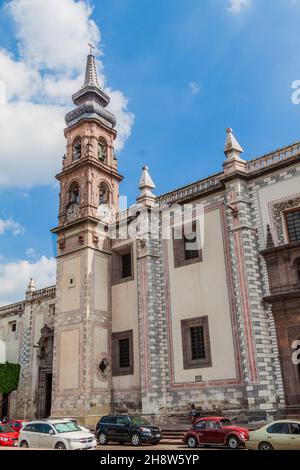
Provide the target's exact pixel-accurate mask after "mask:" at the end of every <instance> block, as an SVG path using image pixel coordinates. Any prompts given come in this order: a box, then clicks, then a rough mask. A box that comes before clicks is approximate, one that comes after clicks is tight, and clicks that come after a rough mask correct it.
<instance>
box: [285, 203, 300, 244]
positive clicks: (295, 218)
mask: <svg viewBox="0 0 300 470" xmlns="http://www.w3.org/2000/svg"><path fill="white" fill-rule="evenodd" d="M285 218H286V224H287V230H288V237H289V241H290V242H297V241H300V209H298V210H296V211H290V212H287V213H286V214H285Z"/></svg>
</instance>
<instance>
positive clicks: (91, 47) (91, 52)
mask: <svg viewBox="0 0 300 470" xmlns="http://www.w3.org/2000/svg"><path fill="white" fill-rule="evenodd" d="M88 46H89V47H90V55H93V50H94V49H95V46H94V45H93V44H92V43H90V42H89V43H88Z"/></svg>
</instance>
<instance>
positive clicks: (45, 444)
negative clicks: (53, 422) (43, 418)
mask: <svg viewBox="0 0 300 470" xmlns="http://www.w3.org/2000/svg"><path fill="white" fill-rule="evenodd" d="M50 431H53V434H51V433H50ZM53 435H54V429H53V428H52V426H50V424H48V423H42V424H41V425H40V433H39V437H40V439H39V447H40V449H52V448H53V442H54V436H53Z"/></svg>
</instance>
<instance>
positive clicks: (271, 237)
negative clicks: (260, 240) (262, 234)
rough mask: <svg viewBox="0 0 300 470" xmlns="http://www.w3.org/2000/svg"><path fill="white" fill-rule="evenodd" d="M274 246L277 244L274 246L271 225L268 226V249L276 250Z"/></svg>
mask: <svg viewBox="0 0 300 470" xmlns="http://www.w3.org/2000/svg"><path fill="white" fill-rule="evenodd" d="M274 246H275V244H274V240H273V236H272V232H271V229H270V225H269V224H268V225H267V240H266V249H267V250H270V249H272V248H274Z"/></svg>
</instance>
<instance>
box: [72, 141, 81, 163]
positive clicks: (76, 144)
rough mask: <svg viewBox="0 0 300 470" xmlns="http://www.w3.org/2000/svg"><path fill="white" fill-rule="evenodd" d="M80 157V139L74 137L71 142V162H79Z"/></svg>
mask: <svg viewBox="0 0 300 470" xmlns="http://www.w3.org/2000/svg"><path fill="white" fill-rule="evenodd" d="M80 157H81V137H76V139H75V140H74V142H73V148H72V159H73V161H75V160H79V158H80Z"/></svg>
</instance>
